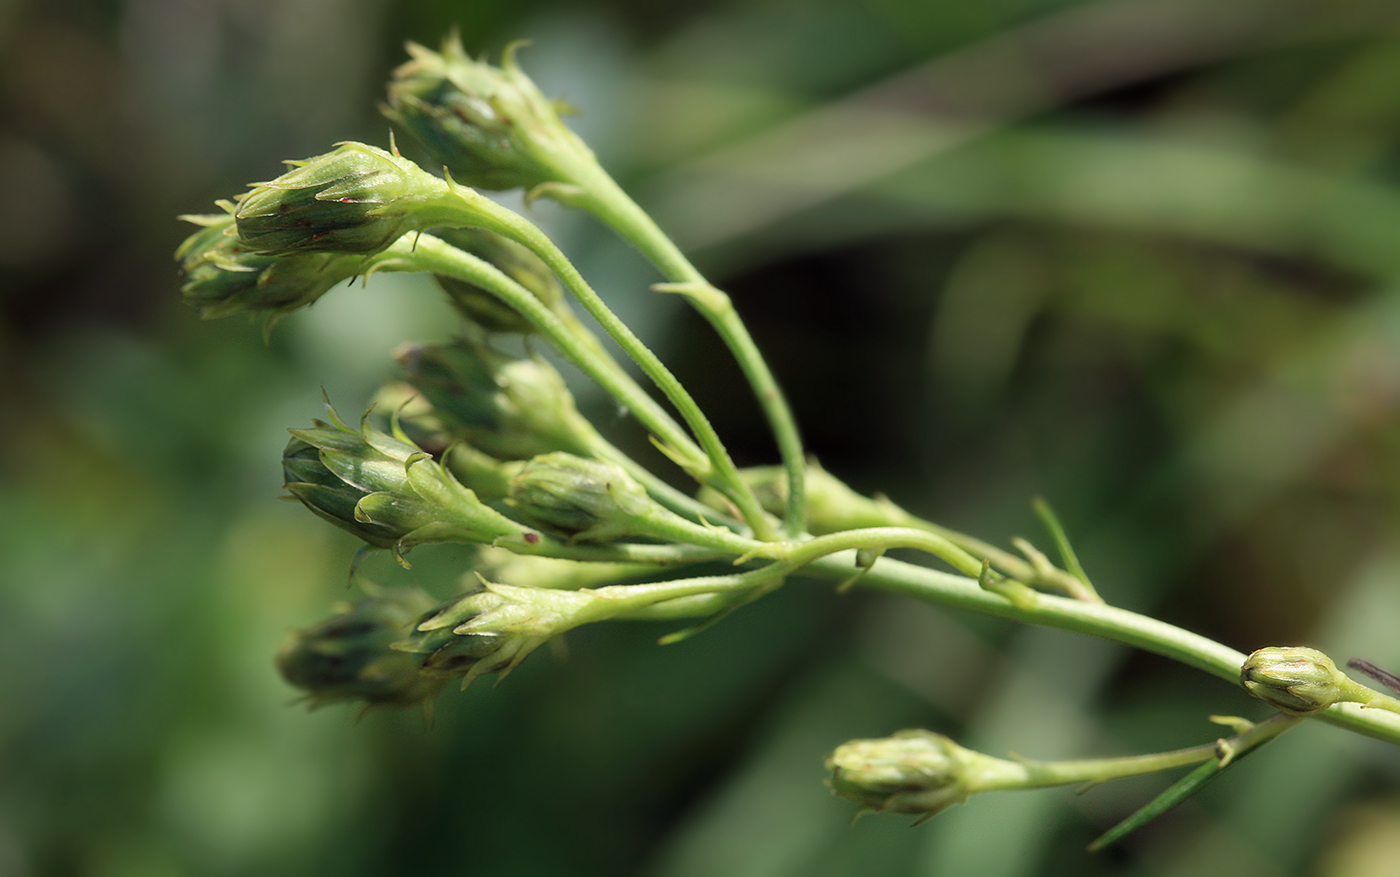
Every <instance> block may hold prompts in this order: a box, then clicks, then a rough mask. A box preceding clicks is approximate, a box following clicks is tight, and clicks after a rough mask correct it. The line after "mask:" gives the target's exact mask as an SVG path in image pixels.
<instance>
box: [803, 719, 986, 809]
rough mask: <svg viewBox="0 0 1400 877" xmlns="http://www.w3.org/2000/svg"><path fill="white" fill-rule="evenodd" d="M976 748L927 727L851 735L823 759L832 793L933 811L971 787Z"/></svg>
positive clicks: (869, 804)
mask: <svg viewBox="0 0 1400 877" xmlns="http://www.w3.org/2000/svg"><path fill="white" fill-rule="evenodd" d="M982 757H984V756H980V755H979V754H978V753H976V752H972V751H970V750H967V749H964V748H962V747H961V746H959V745H958V744H956V743H954V742H953V741H952V740H949V739H948V738H947V737H944V736H943V735H942V734H934V733H932V732H931V731H922V730H911V731H900V732H898V733H896V734H894V735H893V736H890V737H885V738H883V739H879V740H852V741H850V742H849V743H844V744H842V745H841V746H838V747H836V750H835V751H834V752H832V753H831V755H830V757H828V758H827V760H826V769H827V771H828V772H829V775H828V777H827V781H826V782H827V785H828V786H830V787H831V791H832V793H833V794H836V795H839V796H841V797H842V798H847V799H849V800H852V801H855V802H856V803H857V804H860V805H862V806H864V807H866V808H869V809H871V810H880V811H892V812H895V813H921V814H924V815H926V816H932V815H934V814H935V813H938V812H939V811H940V810H943V809H944V808H946V807H949V806H951V805H953V804H957V803H960V802H962V801H964V800H966V799H967V796H968V794H969V793H970V792H971V791H973V789H972V784H971V770H970V765H971V764H972V762H973V761H975V760H976V759H978V758H982Z"/></svg>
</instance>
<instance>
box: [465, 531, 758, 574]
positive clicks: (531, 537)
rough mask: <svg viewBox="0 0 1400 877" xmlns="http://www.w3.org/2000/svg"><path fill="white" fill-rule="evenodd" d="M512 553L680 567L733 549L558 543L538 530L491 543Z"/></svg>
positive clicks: (724, 554)
mask: <svg viewBox="0 0 1400 877" xmlns="http://www.w3.org/2000/svg"><path fill="white" fill-rule="evenodd" d="M491 545H492V547H495V548H504V549H506V550H508V551H510V552H512V553H514V554H522V555H528V556H531V557H552V558H557V559H560V560H582V561H599V562H604V563H644V564H647V565H649V566H655V567H665V566H682V565H685V564H691V563H703V562H706V561H714V560H723V559H724V558H726V557H730V556H733V552H732V551H728V550H724V549H717V548H711V547H708V546H702V545H652V544H650V543H640V542H614V543H611V544H608V545H594V544H589V543H577V544H574V543H569V542H561V541H560V540H558V539H553V538H551V537H549V536H546V535H544V534H541V533H537V532H534V531H529V532H527V533H525V534H523V535H519V536H506V537H502V538H500V539H497V540H496V541H495V542H493V543H491Z"/></svg>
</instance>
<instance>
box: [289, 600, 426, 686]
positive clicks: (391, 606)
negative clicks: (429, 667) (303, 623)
mask: <svg viewBox="0 0 1400 877" xmlns="http://www.w3.org/2000/svg"><path fill="white" fill-rule="evenodd" d="M427 603H428V598H427V597H426V595H424V594H422V593H421V592H417V591H396V592H385V593H383V594H380V595H377V596H375V597H371V598H369V599H365V600H360V601H359V602H357V603H354V604H346V605H343V606H341V607H340V609H339V611H338V612H337V613H336V614H335V615H333V616H331V617H330V618H328V619H326V620H325V621H322V622H321V623H320V624H317V625H315V626H314V627H309V628H307V629H305V630H299V631H296V632H294V633H292V634H291V635H290V636H288V638H287V641H286V643H285V644H283V646H282V648H281V650H280V651H279V652H278V653H277V669H278V670H279V671H280V672H281V673H282V677H283V678H284V679H286V680H287V682H289V683H291V684H292V685H294V686H296V687H297V688H300V689H302V690H303V691H305V692H306V693H307V698H308V699H309V700H310V702H311V705H312V707H317V706H321V705H322V704H326V703H333V702H336V701H342V700H360V701H364V702H365V703H366V704H368V705H370V706H380V705H384V706H407V705H410V704H414V703H418V702H420V701H423V700H426V699H427V698H430V697H432V696H433V695H434V694H436V693H437V691H438V689H439V688H441V687H442V683H443V680H442V678H441V677H438V676H435V675H432V674H429V673H424V672H423V671H422V670H420V669H419V667H418V664H417V662H416V661H415V660H414V659H413V656H411V655H407V654H404V653H403V652H401V651H398V650H395V649H393V648H391V646H392V645H393V643H396V642H398V641H400V640H402V639H403V638H404V637H406V636H408V635H409V633H410V632H411V631H412V629H413V624H414V620H415V619H416V618H418V617H419V616H420V615H421V613H422V612H423V609H424V607H425V606H426V604H427Z"/></svg>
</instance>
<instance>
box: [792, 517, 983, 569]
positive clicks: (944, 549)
mask: <svg viewBox="0 0 1400 877" xmlns="http://www.w3.org/2000/svg"><path fill="white" fill-rule="evenodd" d="M851 548H863V549H874V550H878V551H884V550H886V549H889V548H917V549H919V550H921V551H926V552H928V553H929V554H932V555H933V556H934V557H937V558H939V559H941V560H944V561H946V562H947V563H948V564H949V565H951V566H952V567H953V568H954V569H956V570H958V571H960V572H964V573H967V574H968V575H970V576H974V577H975V576H980V575H981V574H982V561H981V560H979V559H978V558H976V557H973V556H972V555H971V554H968V553H967V552H966V551H964V550H962V549H961V548H959V547H958V546H956V545H954V544H953V543H952V542H951V541H949V540H948V539H946V538H944V537H943V536H940V535H939V534H937V533H931V532H929V531H927V530H916V529H914V528H912V527H869V528H866V529H862V530H842V531H840V532H837V533H828V534H827V535H825V536H818V537H817V538H815V539H811V540H808V541H806V542H784V543H782V544H781V545H778V546H772V547H771V549H770V550H768V551H766V552H764V553H765V554H766V555H768V556H772V557H776V558H780V559H782V560H786V561H789V562H791V563H793V564H804V563H807V562H809V561H812V560H815V559H817V558H819V557H823V556H825V555H828V554H832V553H834V552H837V551H844V550H846V549H851Z"/></svg>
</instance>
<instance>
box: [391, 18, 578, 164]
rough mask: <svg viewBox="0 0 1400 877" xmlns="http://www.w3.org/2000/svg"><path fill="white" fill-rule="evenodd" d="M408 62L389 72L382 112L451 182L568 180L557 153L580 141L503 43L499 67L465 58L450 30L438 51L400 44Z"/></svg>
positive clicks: (561, 154)
mask: <svg viewBox="0 0 1400 877" xmlns="http://www.w3.org/2000/svg"><path fill="white" fill-rule="evenodd" d="M408 53H409V55H411V56H412V60H411V61H409V62H408V63H406V64H404V65H403V66H401V67H399V69H398V70H395V71H394V76H393V79H392V80H390V82H389V93H388V104H387V105H386V106H384V107H382V109H383V112H384V115H385V116H387V117H388V118H389V120H390V121H391V122H393V123H394V125H395V127H397V128H398V129H399V130H400V131H401V132H403V133H406V134H408V135H409V136H410V137H411V138H413V139H414V140H416V141H417V142H418V143H420V144H422V146H423V147H424V149H426V150H427V152H428V154H429V155H431V156H432V158H433V160H434V161H436V162H439V163H441V164H443V165H445V166H446V167H447V169H448V171H449V172H450V173H451V174H452V175H453V177H455V178H456V179H458V180H461V181H462V182H464V183H466V184H467V185H470V186H475V187H478V188H482V189H514V188H518V187H522V186H523V187H525V188H526V189H532V188H534V187H535V186H538V185H540V184H541V183H547V182H569V180H568V177H567V175H566V174H565V173H563V172H562V171H561V170H560V167H561V166H562V165H563V164H564V162H561V158H564V157H565V156H567V155H568V154H569V153H571V152H579V151H581V152H582V154H584V155H589V156H591V154H592V153H590V152H589V151H588V147H586V146H584V144H583V142H582V141H581V140H579V139H578V137H577V136H576V135H575V134H574V133H573V132H572V131H570V130H569V129H568V128H567V127H566V126H565V125H564V123H563V122H562V121H561V120H560V118H559V113H560V109H561V105H559V104H556V103H555V102H553V101H550V100H548V99H547V98H545V96H544V95H543V94H541V93H540V90H539V88H537V87H536V86H535V83H534V82H532V81H531V80H530V78H529V77H528V76H526V75H525V74H524V73H522V72H520V69H519V68H518V67H516V66H515V52H514V47H513V46H512V47H508V48H507V49H506V51H505V54H504V55H503V57H502V58H501V66H500V67H493V66H492V65H490V64H487V63H484V62H480V61H473V60H472V59H471V58H470V57H469V56H468V55H467V53H466V51H465V50H464V49H463V48H462V43H461V41H460V40H459V39H458V38H457V37H456V36H455V35H454V36H452V37H449V38H448V39H446V40H444V41H443V46H442V52H441V53H440V54H439V53H438V52H434V51H432V50H430V49H427V48H424V47H423V46H420V45H417V44H415V43H409V44H408Z"/></svg>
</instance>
